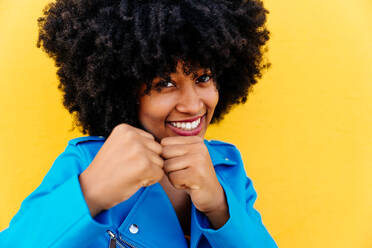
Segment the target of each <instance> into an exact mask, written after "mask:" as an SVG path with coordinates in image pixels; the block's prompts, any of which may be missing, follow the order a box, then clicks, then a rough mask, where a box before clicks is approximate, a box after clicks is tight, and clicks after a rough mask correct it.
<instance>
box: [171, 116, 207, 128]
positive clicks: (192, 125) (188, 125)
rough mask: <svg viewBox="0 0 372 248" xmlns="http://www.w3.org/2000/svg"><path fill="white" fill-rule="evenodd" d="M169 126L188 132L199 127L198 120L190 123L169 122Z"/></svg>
mask: <svg viewBox="0 0 372 248" xmlns="http://www.w3.org/2000/svg"><path fill="white" fill-rule="evenodd" d="M170 124H171V125H172V126H174V127H177V128H180V129H184V130H188V131H190V130H193V129H195V128H196V127H197V126H199V124H200V118H199V119H197V120H195V121H192V122H171V123H170Z"/></svg>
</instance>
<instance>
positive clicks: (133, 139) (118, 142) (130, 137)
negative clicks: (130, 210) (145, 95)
mask: <svg viewBox="0 0 372 248" xmlns="http://www.w3.org/2000/svg"><path fill="white" fill-rule="evenodd" d="M161 152H162V146H161V145H160V144H159V143H158V142H156V141H155V139H154V137H153V136H152V134H150V133H148V132H145V131H143V130H141V129H138V128H135V127H132V126H130V125H127V124H120V125H118V126H116V127H115V128H114V129H113V130H112V132H111V134H110V135H109V137H108V138H107V140H106V141H105V143H104V144H103V145H102V147H101V149H100V150H99V151H98V153H97V155H96V156H95V158H94V159H93V161H92V163H91V164H90V165H89V166H88V168H87V169H86V170H85V171H84V172H83V173H81V174H80V176H79V181H80V185H81V189H82V191H83V194H84V197H85V200H86V202H87V204H88V207H89V210H90V213H91V215H92V216H93V217H94V216H95V215H97V214H98V213H99V212H100V211H102V210H105V209H109V208H112V207H113V206H115V205H117V204H119V203H120V202H122V201H125V200H127V199H128V198H130V197H131V196H132V195H133V194H134V193H135V192H136V191H137V190H138V189H139V188H140V187H142V186H149V185H151V184H154V183H156V182H159V181H160V180H161V179H162V177H163V175H164V171H163V163H164V161H163V159H162V158H161V157H160V154H161Z"/></svg>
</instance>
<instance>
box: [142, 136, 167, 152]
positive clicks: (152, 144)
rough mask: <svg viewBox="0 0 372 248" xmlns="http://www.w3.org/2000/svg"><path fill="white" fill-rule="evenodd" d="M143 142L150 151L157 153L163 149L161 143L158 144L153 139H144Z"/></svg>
mask: <svg viewBox="0 0 372 248" xmlns="http://www.w3.org/2000/svg"><path fill="white" fill-rule="evenodd" d="M144 143H145V146H146V147H147V148H148V149H150V150H151V151H153V152H155V153H157V154H161V153H162V151H163V147H162V145H160V144H159V143H158V142H156V141H155V140H150V139H147V138H146V139H145V140H144Z"/></svg>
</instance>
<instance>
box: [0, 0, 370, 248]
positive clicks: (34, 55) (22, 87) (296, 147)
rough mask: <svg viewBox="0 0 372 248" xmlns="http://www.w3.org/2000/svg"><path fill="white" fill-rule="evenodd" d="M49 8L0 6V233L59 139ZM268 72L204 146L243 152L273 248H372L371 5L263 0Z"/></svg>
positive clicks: (41, 1) (65, 122)
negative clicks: (223, 144) (47, 38)
mask: <svg viewBox="0 0 372 248" xmlns="http://www.w3.org/2000/svg"><path fill="white" fill-rule="evenodd" d="M47 2H48V1H47V0H17V1H13V0H1V1H0V114H1V117H0V132H1V133H0V197H1V198H0V230H1V229H3V228H5V227H7V225H8V223H9V221H10V219H11V217H12V216H13V215H14V214H15V213H16V212H17V210H18V208H19V206H20V203H21V201H22V200H23V199H24V198H25V197H26V196H27V195H28V194H30V193H31V192H32V191H33V190H34V189H35V188H36V187H37V186H38V185H39V183H40V182H41V180H42V178H43V176H44V175H45V174H46V172H47V171H48V170H49V168H50V166H51V164H52V163H53V161H54V159H55V158H56V157H57V156H58V154H60V153H61V152H62V151H63V150H64V148H65V146H66V144H67V141H68V140H69V139H71V138H74V137H77V136H80V134H79V133H78V131H76V130H75V131H73V132H71V131H69V130H70V129H71V127H72V121H71V117H70V115H69V114H68V112H67V111H66V110H64V109H63V107H62V103H61V101H62V99H61V93H60V92H59V91H58V90H57V81H56V77H55V68H54V65H53V61H52V60H51V59H49V58H48V57H47V56H46V55H45V54H44V53H43V52H42V51H41V50H40V49H37V48H36V46H35V44H36V38H37V24H36V19H37V17H38V16H40V15H41V10H42V8H43V7H44V6H45V4H46V3H47ZM265 4H266V7H267V8H268V9H269V10H270V14H269V16H268V17H269V22H268V27H269V29H270V30H271V33H272V35H271V40H270V41H269V49H270V50H269V53H268V54H267V56H268V58H269V60H270V61H271V63H272V68H271V69H270V70H269V71H268V72H267V73H265V75H264V78H263V79H262V80H261V81H260V82H259V83H258V84H257V85H256V86H255V87H254V89H253V93H252V94H251V95H250V96H249V100H248V103H247V104H245V105H244V106H240V107H237V108H235V109H234V110H233V111H232V113H231V114H229V115H228V116H227V117H226V119H225V120H224V121H223V122H222V123H221V124H219V125H217V126H213V127H211V128H210V130H209V132H208V133H207V138H213V139H222V140H225V141H227V142H231V143H234V144H236V145H237V146H238V148H239V149H240V150H241V152H242V155H243V158H244V162H245V165H246V170H247V173H248V175H249V177H250V178H251V179H252V180H253V182H254V185H255V188H256V191H257V192H258V199H257V202H256V205H255V206H256V208H257V209H258V210H259V211H260V213H261V215H262V218H263V222H264V224H265V226H266V227H267V229H268V230H269V232H270V233H271V234H272V236H273V237H274V239H275V240H276V242H277V243H278V245H279V246H280V247H296V248H297V247H302V248H307V247H309V248H310V247H312V248H313V247H338V248H343V247H345V248H346V247H365V248H367V247H369V248H370V247H372V192H371V189H372V183H371V182H372V177H371V175H372V72H371V71H372V63H371V62H372V45H371V44H372V2H371V1H370V0H354V1H347V0H342V1H341V0H329V1H324V0H304V1H292V0H283V1H276V0H268V1H266V2H265Z"/></svg>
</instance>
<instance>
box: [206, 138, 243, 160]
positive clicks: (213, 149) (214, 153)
mask: <svg viewBox="0 0 372 248" xmlns="http://www.w3.org/2000/svg"><path fill="white" fill-rule="evenodd" d="M204 144H205V145H206V146H207V148H208V152H209V156H210V157H211V160H212V163H213V166H217V165H227V166H231V165H237V162H236V161H234V160H233V159H231V158H229V157H228V156H226V155H224V154H223V153H222V150H225V149H224V148H225V146H222V145H215V144H214V143H213V141H209V140H204Z"/></svg>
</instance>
